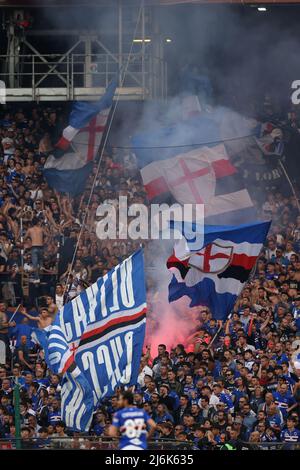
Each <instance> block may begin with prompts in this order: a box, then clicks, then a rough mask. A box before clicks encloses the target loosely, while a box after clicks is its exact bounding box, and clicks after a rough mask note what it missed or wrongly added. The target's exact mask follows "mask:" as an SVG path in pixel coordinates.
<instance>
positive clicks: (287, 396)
mask: <svg viewBox="0 0 300 470" xmlns="http://www.w3.org/2000/svg"><path fill="white" fill-rule="evenodd" d="M273 398H274V401H275V404H276V405H277V406H278V408H279V410H280V411H281V413H282V416H283V418H284V419H285V418H286V417H287V415H288V414H289V413H290V412H291V411H292V410H293V409H294V408H297V402H296V400H295V398H294V397H293V395H292V394H291V392H289V391H288V385H287V384H286V383H283V384H281V385H280V387H279V391H276V392H273Z"/></svg>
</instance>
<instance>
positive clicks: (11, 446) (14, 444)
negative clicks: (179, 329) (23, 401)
mask: <svg viewBox="0 0 300 470" xmlns="http://www.w3.org/2000/svg"><path fill="white" fill-rule="evenodd" d="M118 443H119V441H118V439H115V438H114V439H113V438H108V437H95V436H78V437H77V436H76V437H68V436H67V437H51V438H49V439H47V440H46V441H45V440H43V439H39V438H30V439H11V438H9V439H0V450H15V449H22V450H31V449H34V450H49V449H50V450H51V449H52V450H66V449H68V450H117V449H118ZM220 447H221V446H214V448H212V449H209V450H214V451H217V450H220ZM148 448H149V450H154V451H155V450H176V451H181V450H182V451H185V450H195V451H197V450H200V449H197V447H196V446H195V444H194V443H193V442H191V441H184V442H183V441H178V440H175V439H162V438H159V439H152V440H150V441H149V442H148ZM201 450H203V449H201ZM204 450H205V449H204ZM207 450H208V449H207ZM239 450H259V451H261V450H300V443H292V442H242V443H241V444H240V447H239Z"/></svg>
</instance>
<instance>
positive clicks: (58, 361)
mask: <svg viewBox="0 0 300 470" xmlns="http://www.w3.org/2000/svg"><path fill="white" fill-rule="evenodd" d="M145 324H146V291H145V278H144V261H143V252H142V250H139V251H137V252H136V253H134V254H133V255H132V256H130V257H129V258H127V259H126V260H125V261H123V262H122V263H121V264H119V265H118V266H116V267H115V268H114V269H112V270H111V271H110V272H109V273H107V274H106V275H105V276H104V277H102V278H100V279H98V281H97V282H96V283H94V284H93V285H91V286H90V287H89V288H88V289H86V290H85V291H84V292H82V293H81V294H80V295H79V296H78V297H76V298H75V299H74V300H72V301H71V302H69V303H67V304H66V305H65V306H64V307H63V308H62V309H61V310H60V311H59V313H58V315H57V316H56V318H55V320H54V323H53V324H52V325H51V326H50V327H49V328H48V331H47V332H46V331H45V330H37V329H36V330H35V333H34V334H35V336H36V339H37V340H38V342H39V343H40V344H41V345H42V347H43V348H44V350H45V359H46V362H47V364H48V366H49V367H50V369H51V370H52V371H53V372H54V373H60V374H63V383H62V392H61V394H62V404H61V408H62V409H61V412H62V419H63V420H64V421H65V423H66V425H67V427H68V428H69V429H72V430H73V431H79V432H84V431H88V429H89V426H90V424H91V420H92V414H93V412H94V411H95V410H96V409H97V407H98V406H99V403H100V402H101V400H103V399H104V398H108V397H111V396H112V395H113V394H114V391H115V389H116V387H119V386H130V385H134V384H136V381H137V377H138V373H139V365H140V359H141V354H142V347H143V342H144V335H145Z"/></svg>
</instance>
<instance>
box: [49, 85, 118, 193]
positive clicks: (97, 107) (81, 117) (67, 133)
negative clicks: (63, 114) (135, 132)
mask: <svg viewBox="0 0 300 470" xmlns="http://www.w3.org/2000/svg"><path fill="white" fill-rule="evenodd" d="M116 86H117V80H116V79H115V80H113V81H112V82H111V83H110V85H109V86H108V87H107V89H106V92H105V94H104V95H103V97H102V98H101V99H100V100H99V101H98V102H97V103H89V102H81V101H78V102H74V104H73V109H72V111H71V113H70V116H69V125H68V126H67V127H66V128H65V129H64V130H63V132H62V136H61V137H60V139H59V140H58V142H56V143H55V144H54V149H53V151H52V153H51V154H50V155H49V157H48V159H47V161H46V164H45V166H44V176H45V178H46V180H47V182H48V184H49V186H51V187H52V188H54V189H56V190H57V191H59V192H65V193H69V194H71V195H77V194H80V193H81V192H82V191H83V190H84V187H85V182H86V179H87V177H88V175H89V173H90V171H91V168H92V163H93V161H94V159H95V157H96V155H97V152H98V150H99V147H100V144H101V140H102V136H103V134H104V132H105V129H106V124H107V119H108V116H109V113H110V109H111V106H112V102H113V97H114V93H115V90H116Z"/></svg>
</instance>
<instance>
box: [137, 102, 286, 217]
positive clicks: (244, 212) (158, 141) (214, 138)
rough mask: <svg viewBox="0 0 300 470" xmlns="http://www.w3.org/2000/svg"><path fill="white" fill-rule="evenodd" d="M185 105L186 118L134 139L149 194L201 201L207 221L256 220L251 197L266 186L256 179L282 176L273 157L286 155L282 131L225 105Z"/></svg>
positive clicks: (156, 198) (153, 199) (155, 198)
mask: <svg viewBox="0 0 300 470" xmlns="http://www.w3.org/2000/svg"><path fill="white" fill-rule="evenodd" d="M191 98H195V97H191ZM183 101H184V102H186V97H185V98H184V100H183ZM186 107H187V110H186V108H184V113H185V119H184V120H180V121H178V123H177V124H175V125H173V126H170V127H158V126H156V127H155V126H154V127H153V128H152V129H150V130H149V131H147V132H139V133H137V134H136V135H135V136H134V137H133V139H132V143H133V147H134V151H135V153H136V155H137V158H138V161H139V165H140V170H141V175H142V179H143V182H144V186H145V190H146V192H147V195H148V198H149V199H150V201H151V202H153V203H160V202H175V201H177V202H179V203H181V204H184V203H189V202H193V203H196V202H198V201H201V200H202V202H203V203H204V205H205V217H206V222H207V223H208V224H217V223H219V221H220V217H221V216H222V222H223V223H228V224H232V225H236V224H240V223H244V222H248V221H254V220H256V218H257V217H256V211H255V209H254V205H253V201H252V197H253V199H256V197H257V194H256V190H257V189H262V188H257V185H254V184H253V178H256V179H257V178H258V180H259V181H262V180H263V181H265V179H268V180H269V181H270V180H273V179H274V180H275V179H278V178H280V173H281V170H280V168H279V166H278V161H277V159H273V158H270V157H272V156H280V155H282V152H283V141H282V132H281V130H280V129H279V128H278V127H276V126H275V125H273V124H272V123H259V122H258V121H256V120H254V119H249V118H244V117H242V116H240V115H239V114H238V113H236V112H233V111H231V110H229V109H226V108H222V107H218V108H215V109H211V110H210V111H201V110H197V109H196V108H194V107H193V106H191V105H190V104H189V103H187V104H186ZM190 111H193V112H190ZM153 147H154V148H153ZM208 165H209V166H210V171H207V170H208V168H207V166H208ZM175 170H176V174H174V175H173V171H174V172H175ZM213 173H214V175H215V185H213V184H212V182H213V180H214V177H213ZM265 173H267V175H265ZM173 176H174V177H173ZM174 181H175V185H174V184H173V183H174ZM179 183H180V185H179ZM261 186H262V185H261ZM195 187H196V188H197V191H195V189H194V188H195ZM213 188H214V193H212V189H213ZM199 189H200V197H199ZM195 195H196V197H195ZM224 217H225V219H224Z"/></svg>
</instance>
